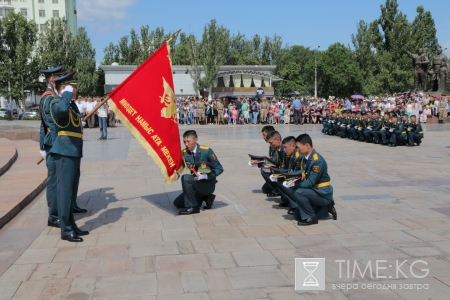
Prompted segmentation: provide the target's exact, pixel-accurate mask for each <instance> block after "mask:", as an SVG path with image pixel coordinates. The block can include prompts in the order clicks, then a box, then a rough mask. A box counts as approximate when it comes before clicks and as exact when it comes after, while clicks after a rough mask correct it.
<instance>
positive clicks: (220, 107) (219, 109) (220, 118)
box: [217, 99, 224, 125]
mask: <svg viewBox="0 0 450 300" xmlns="http://www.w3.org/2000/svg"><path fill="white" fill-rule="evenodd" d="M217 114H218V118H217V122H218V124H222V125H224V122H223V102H222V99H220V100H219V102H217Z"/></svg>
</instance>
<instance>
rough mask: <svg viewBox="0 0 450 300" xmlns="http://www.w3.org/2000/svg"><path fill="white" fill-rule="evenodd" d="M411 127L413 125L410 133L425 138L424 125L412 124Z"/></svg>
mask: <svg viewBox="0 0 450 300" xmlns="http://www.w3.org/2000/svg"><path fill="white" fill-rule="evenodd" d="M410 125H411V131H410V132H412V133H415V134H420V135H422V137H423V129H422V125H421V124H420V123H419V122H414V123H410Z"/></svg>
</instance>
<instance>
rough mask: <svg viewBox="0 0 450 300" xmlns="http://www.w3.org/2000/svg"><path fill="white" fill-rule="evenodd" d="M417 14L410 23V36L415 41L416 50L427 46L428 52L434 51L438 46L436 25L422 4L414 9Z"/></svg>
mask: <svg viewBox="0 0 450 300" xmlns="http://www.w3.org/2000/svg"><path fill="white" fill-rule="evenodd" d="M416 12H417V15H416V17H415V18H414V21H413V22H412V24H411V38H412V39H413V40H414V41H415V45H416V48H414V49H412V51H414V52H415V51H417V50H418V49H419V48H423V47H426V48H428V53H436V50H437V48H438V47H439V43H438V39H437V37H436V27H435V25H434V19H433V16H432V15H431V12H429V11H425V9H424V8H423V6H422V5H420V6H418V7H417V9H416Z"/></svg>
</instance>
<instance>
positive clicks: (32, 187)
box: [0, 140, 47, 228]
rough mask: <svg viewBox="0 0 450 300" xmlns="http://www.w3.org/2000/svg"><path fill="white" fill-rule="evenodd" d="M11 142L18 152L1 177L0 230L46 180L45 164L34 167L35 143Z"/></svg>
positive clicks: (37, 155) (29, 200)
mask: <svg viewBox="0 0 450 300" xmlns="http://www.w3.org/2000/svg"><path fill="white" fill-rule="evenodd" d="M10 142H11V143H12V144H13V145H14V147H15V149H17V159H16V161H15V162H14V164H12V165H11V166H10V167H9V169H8V170H7V172H5V173H4V174H3V175H2V176H1V177H0V228H2V227H3V226H4V225H5V224H6V223H8V222H9V221H10V220H11V219H12V218H14V216H15V215H17V214H18V213H19V211H21V210H22V209H23V208H24V207H25V206H26V205H27V204H28V203H30V202H31V201H32V200H33V199H34V198H35V197H36V196H37V195H39V194H40V193H41V192H42V190H43V189H44V187H45V186H46V179H47V168H46V166H45V163H41V164H40V165H36V160H37V159H38V158H39V144H38V143H37V142H34V141H32V140H16V141H10ZM5 143H6V142H5Z"/></svg>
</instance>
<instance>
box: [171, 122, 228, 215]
mask: <svg viewBox="0 0 450 300" xmlns="http://www.w3.org/2000/svg"><path fill="white" fill-rule="evenodd" d="M197 141H198V136H197V132H195V130H188V131H186V132H185V133H184V134H183V143H184V146H185V147H186V149H184V150H183V154H182V155H183V161H184V164H185V166H186V168H189V169H191V170H192V168H194V166H195V165H196V164H197V163H199V162H205V163H208V164H211V165H212V168H211V170H210V173H200V174H197V175H195V173H194V172H193V171H192V172H191V174H189V175H188V174H185V175H183V176H182V177H181V185H182V188H183V193H181V194H180V195H179V196H178V197H177V198H176V199H175V201H173V205H175V206H176V207H178V208H186V209H185V210H181V211H180V212H179V214H180V215H190V214H198V213H199V212H200V206H201V204H202V202H203V201H205V202H206V206H205V207H204V208H206V209H210V208H211V207H212V205H213V202H214V199H215V195H213V193H214V190H215V189H216V183H217V180H216V178H217V176H219V175H220V174H222V173H223V168H222V165H221V164H220V162H219V160H218V159H217V156H216V154H214V151H213V150H212V149H211V148H209V147H208V146H200V145H199V144H198V143H197Z"/></svg>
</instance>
